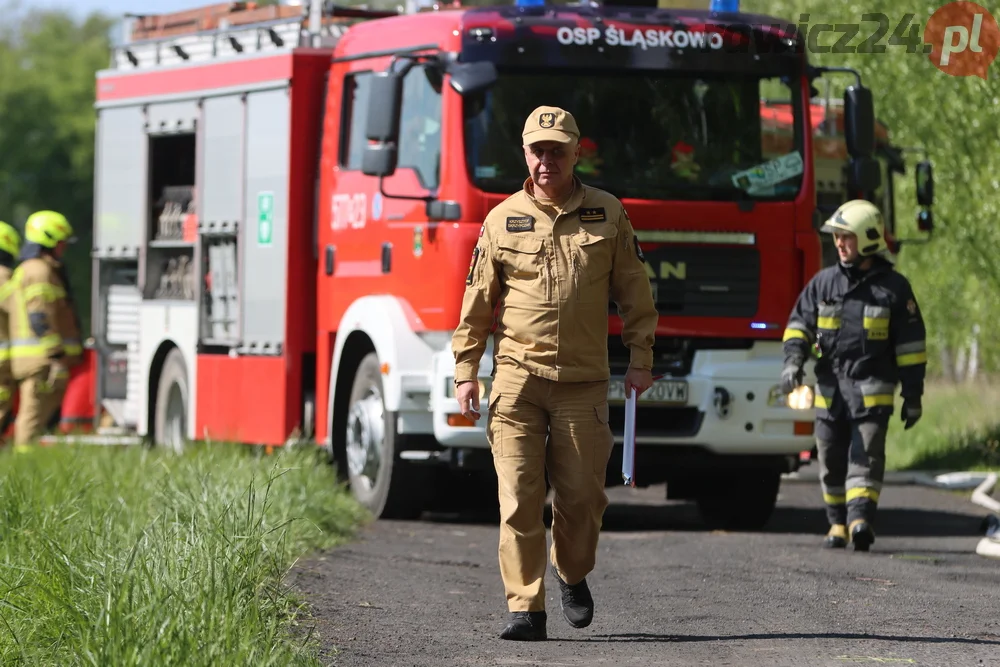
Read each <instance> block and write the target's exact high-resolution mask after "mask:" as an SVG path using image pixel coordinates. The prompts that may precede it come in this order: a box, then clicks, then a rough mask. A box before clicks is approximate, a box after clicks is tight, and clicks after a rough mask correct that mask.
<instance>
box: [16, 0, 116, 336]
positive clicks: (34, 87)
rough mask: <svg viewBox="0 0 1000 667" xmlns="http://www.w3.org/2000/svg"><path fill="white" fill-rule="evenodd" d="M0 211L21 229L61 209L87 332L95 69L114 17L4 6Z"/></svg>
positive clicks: (102, 62)
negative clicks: (72, 233) (35, 216)
mask: <svg viewBox="0 0 1000 667" xmlns="http://www.w3.org/2000/svg"><path fill="white" fill-rule="evenodd" d="M2 10H3V11H4V15H5V17H7V19H8V20H6V21H5V23H4V27H3V28H2V30H0V156H2V158H0V216H3V217H5V218H6V219H8V221H9V222H11V223H12V224H14V225H15V226H17V227H18V228H19V229H23V224H24V220H25V219H26V218H27V216H28V214H29V213H30V212H31V211H33V210H37V209H41V208H48V209H54V210H57V211H60V212H62V213H64V214H65V215H66V216H67V217H68V218H69V219H70V221H71V223H72V224H73V226H74V228H75V230H76V232H77V236H78V237H79V242H78V244H77V245H76V246H74V247H72V248H71V250H70V252H69V254H68V256H67V265H68V269H69V271H70V279H71V281H72V284H73V288H74V290H75V292H76V293H77V295H78V296H77V301H78V302H79V307H80V311H81V313H80V314H81V318H82V319H83V324H84V328H85V330H86V331H89V329H90V327H89V322H90V317H89V310H90V299H89V292H90V289H89V288H90V273H91V266H90V247H91V238H92V230H93V172H94V110H93V104H94V89H95V79H94V74H95V72H96V71H97V70H98V69H100V68H102V67H105V66H106V65H107V63H108V57H109V51H108V48H109V45H108V39H107V35H108V31H109V29H110V27H111V24H112V22H111V20H109V19H108V18H105V17H104V16H101V15H99V14H94V15H91V16H88V17H86V18H84V19H83V20H80V21H78V20H75V19H74V18H73V16H72V15H70V14H68V13H66V12H63V11H38V10H33V11H28V12H21V11H20V9H19V6H18V5H16V4H9V5H8V6H7V7H4V8H2Z"/></svg>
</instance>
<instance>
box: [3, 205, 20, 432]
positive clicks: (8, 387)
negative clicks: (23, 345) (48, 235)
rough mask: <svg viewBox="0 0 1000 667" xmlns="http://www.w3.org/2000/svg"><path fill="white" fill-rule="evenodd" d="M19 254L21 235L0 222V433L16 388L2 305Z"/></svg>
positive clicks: (5, 422) (5, 316) (5, 315)
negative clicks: (11, 368)
mask: <svg viewBox="0 0 1000 667" xmlns="http://www.w3.org/2000/svg"><path fill="white" fill-rule="evenodd" d="M20 254H21V235H20V234H18V233H17V230H16V229H14V228H13V227H12V226H10V225H9V224H7V223H6V222H2V221H0V433H2V432H3V431H6V430H7V417H8V415H9V414H10V406H11V402H12V401H13V400H14V390H15V389H16V388H17V383H16V382H15V381H14V376H13V374H12V373H11V370H10V336H9V335H8V333H7V310H6V308H4V307H3V304H4V302H5V301H6V299H7V294H8V292H9V291H10V286H11V282H10V277H11V275H12V274H13V273H14V264H15V263H17V258H18V255H20ZM0 437H2V436H0Z"/></svg>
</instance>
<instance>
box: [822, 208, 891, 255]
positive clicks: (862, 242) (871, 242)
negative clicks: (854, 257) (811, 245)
mask: <svg viewBox="0 0 1000 667" xmlns="http://www.w3.org/2000/svg"><path fill="white" fill-rule="evenodd" d="M820 231H822V232H826V233H828V234H833V233H834V232H850V233H851V234H854V235H855V236H857V237H858V253H860V254H861V255H874V254H876V253H878V252H881V251H882V250H885V249H886V248H887V247H888V245H887V244H886V242H885V223H884V222H883V220H882V212H881V211H879V210H878V207H876V206H875V204H873V203H871V202H870V201H867V200H864V199H852V200H851V201H849V202H846V203H844V204H841V206H840V208H838V209H837V210H836V211H834V212H833V215H831V216H830V219H829V220H827V221H826V224H824V225H823V226H822V227H821V228H820Z"/></svg>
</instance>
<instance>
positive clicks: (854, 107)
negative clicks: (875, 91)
mask: <svg viewBox="0 0 1000 667" xmlns="http://www.w3.org/2000/svg"><path fill="white" fill-rule="evenodd" d="M844 140H845V141H846V142H847V150H848V151H849V152H850V154H851V155H852V156H853V157H862V156H868V155H871V154H872V153H874V152H875V105H874V103H873V102H872V91H871V90H870V89H869V88H865V87H864V86H862V85H860V84H858V85H856V86H848V88H847V90H846V91H844Z"/></svg>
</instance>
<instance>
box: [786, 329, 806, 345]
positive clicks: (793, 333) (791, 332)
mask: <svg viewBox="0 0 1000 667" xmlns="http://www.w3.org/2000/svg"><path fill="white" fill-rule="evenodd" d="M794 338H801V339H802V340H804V341H808V340H809V335H808V334H807V333H806V332H805V331H800V330H798V329H785V335H784V337H783V338H782V339H781V342H782V343H784V342H785V341H787V340H792V339H794Z"/></svg>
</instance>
